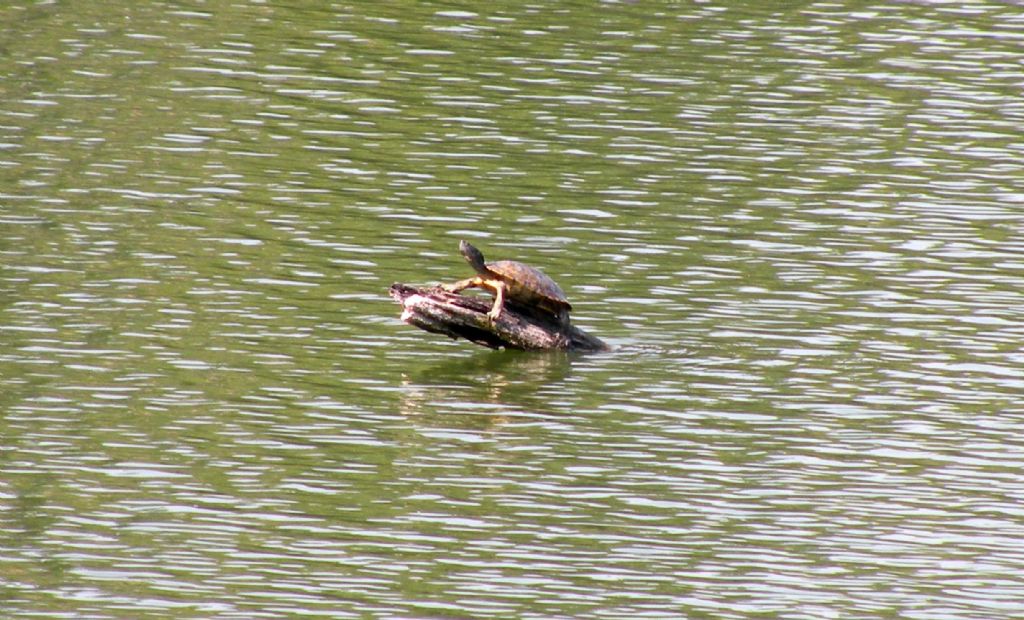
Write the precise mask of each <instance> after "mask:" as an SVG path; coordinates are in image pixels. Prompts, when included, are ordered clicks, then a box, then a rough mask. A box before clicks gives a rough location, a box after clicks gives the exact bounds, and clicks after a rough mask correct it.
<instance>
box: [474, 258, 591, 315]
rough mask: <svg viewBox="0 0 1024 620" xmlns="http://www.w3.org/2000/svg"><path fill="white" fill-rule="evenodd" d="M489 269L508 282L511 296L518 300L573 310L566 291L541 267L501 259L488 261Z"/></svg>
mask: <svg viewBox="0 0 1024 620" xmlns="http://www.w3.org/2000/svg"><path fill="white" fill-rule="evenodd" d="M487 270H488V271H490V272H491V273H492V274H493V275H494V276H497V277H498V278H500V279H501V280H502V281H503V282H504V283H505V284H506V286H507V287H508V295H509V297H511V298H512V299H514V300H516V301H519V302H522V303H526V304H531V303H533V304H542V305H547V306H549V307H552V308H555V309H558V308H559V307H563V308H565V309H566V310H572V305H570V304H569V300H568V299H566V297H565V292H563V291H562V289H561V287H560V286H558V285H557V284H556V283H555V281H554V280H552V279H551V278H549V277H548V276H546V275H545V274H544V272H542V271H541V270H540V269H536V268H534V267H531V266H529V265H524V264H523V263H520V262H518V261H514V260H500V261H496V262H493V263H487Z"/></svg>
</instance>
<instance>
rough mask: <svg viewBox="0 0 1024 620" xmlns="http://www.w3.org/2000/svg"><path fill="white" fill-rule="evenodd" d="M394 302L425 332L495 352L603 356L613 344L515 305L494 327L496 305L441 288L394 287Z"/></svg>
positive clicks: (391, 291)
mask: <svg viewBox="0 0 1024 620" xmlns="http://www.w3.org/2000/svg"><path fill="white" fill-rule="evenodd" d="M388 293H389V294H390V295H391V297H392V298H393V299H394V300H395V301H397V302H398V303H399V304H401V305H402V308H403V309H402V317H401V318H402V320H403V321H405V322H406V323H408V324H409V325H413V326H415V327H418V328H420V329H422V330H425V331H428V332H433V333H437V334H444V335H446V336H448V337H450V338H464V339H466V340H469V341H470V342H475V343H476V344H479V345H483V346H485V347H490V348H492V349H500V348H508V349H523V350H527V351H537V350H545V349H560V350H564V351H604V350H607V349H608V345H606V344H605V343H604V342H602V341H601V340H600V339H599V338H595V337H594V336H591V335H590V334H588V333H586V332H584V331H583V330H581V329H579V328H577V327H575V326H573V325H571V324H570V325H568V326H562V325H559V324H558V322H557V321H556V320H555V318H554V317H551V316H549V315H547V314H546V313H544V312H541V311H534V309H531V308H523V307H520V306H517V305H515V304H512V303H506V304H505V310H504V311H503V312H502V313H501V316H500V317H499V318H498V320H497V321H494V322H493V323H492V322H491V321H490V320H489V319H488V318H487V312H488V311H489V310H490V309H491V304H492V303H493V300H492V299H491V298H490V297H478V296H470V295H459V294H457V293H449V292H448V291H446V290H444V289H442V288H439V287H425V288H418V287H414V286H408V285H406V284H392V285H391V288H390V289H388Z"/></svg>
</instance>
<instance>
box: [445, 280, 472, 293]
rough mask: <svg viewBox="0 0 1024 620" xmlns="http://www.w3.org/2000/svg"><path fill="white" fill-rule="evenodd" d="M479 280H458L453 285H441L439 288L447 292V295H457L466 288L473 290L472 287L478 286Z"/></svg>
mask: <svg viewBox="0 0 1024 620" xmlns="http://www.w3.org/2000/svg"><path fill="white" fill-rule="evenodd" d="M480 284H481V280H480V278H479V277H476V278H466V279H465V280H459V281H458V282H455V283H454V284H442V285H441V288H443V289H444V290H446V291H448V292H449V293H458V292H459V291H462V290H465V289H467V288H473V287H474V286H480Z"/></svg>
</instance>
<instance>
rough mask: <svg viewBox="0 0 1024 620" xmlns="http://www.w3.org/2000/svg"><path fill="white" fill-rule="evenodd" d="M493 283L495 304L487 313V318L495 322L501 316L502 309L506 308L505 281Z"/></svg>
mask: <svg viewBox="0 0 1024 620" xmlns="http://www.w3.org/2000/svg"><path fill="white" fill-rule="evenodd" d="M491 284H492V285H493V286H494V305H493V306H491V311H490V312H488V313H487V318H488V319H490V321H491V323H494V322H495V321H497V320H498V317H500V316H501V311H502V310H504V309H505V283H504V282H500V281H499V282H492V283H491Z"/></svg>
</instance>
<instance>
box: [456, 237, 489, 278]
mask: <svg viewBox="0 0 1024 620" xmlns="http://www.w3.org/2000/svg"><path fill="white" fill-rule="evenodd" d="M459 252H462V256H463V258H465V259H466V262H467V263H469V265H470V266H471V267H472V268H473V270H474V271H476V272H477V273H486V272H487V265H485V264H484V255H483V254H481V253H480V250H478V249H476V248H475V247H473V246H472V245H470V244H469V242H468V241H459Z"/></svg>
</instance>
